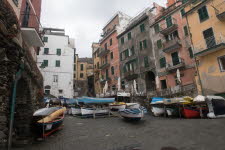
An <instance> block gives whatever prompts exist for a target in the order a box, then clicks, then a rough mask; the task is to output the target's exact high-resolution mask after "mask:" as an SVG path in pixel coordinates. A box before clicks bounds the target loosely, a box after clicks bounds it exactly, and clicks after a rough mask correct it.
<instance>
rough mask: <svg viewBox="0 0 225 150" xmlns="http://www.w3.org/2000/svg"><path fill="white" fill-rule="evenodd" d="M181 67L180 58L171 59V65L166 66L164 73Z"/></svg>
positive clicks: (181, 61) (183, 65)
mask: <svg viewBox="0 0 225 150" xmlns="http://www.w3.org/2000/svg"><path fill="white" fill-rule="evenodd" d="M183 67H185V63H184V60H183V59H182V58H177V59H173V60H172V62H171V63H167V64H166V71H168V72H172V71H176V70H177V69H180V68H183Z"/></svg>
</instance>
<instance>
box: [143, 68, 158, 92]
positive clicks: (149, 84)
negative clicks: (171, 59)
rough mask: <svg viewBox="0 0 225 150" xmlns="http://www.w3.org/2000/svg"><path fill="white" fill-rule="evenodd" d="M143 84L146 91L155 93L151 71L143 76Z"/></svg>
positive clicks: (153, 75) (153, 76) (153, 77)
mask: <svg viewBox="0 0 225 150" xmlns="http://www.w3.org/2000/svg"><path fill="white" fill-rule="evenodd" d="M145 83H146V90H147V91H155V90H156V83H155V74H154V73H153V72H152V71H149V72H147V73H146V75H145Z"/></svg>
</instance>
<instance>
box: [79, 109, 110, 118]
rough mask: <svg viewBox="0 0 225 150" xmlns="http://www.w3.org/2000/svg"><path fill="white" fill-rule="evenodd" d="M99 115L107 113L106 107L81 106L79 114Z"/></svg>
mask: <svg viewBox="0 0 225 150" xmlns="http://www.w3.org/2000/svg"><path fill="white" fill-rule="evenodd" d="M94 114H95V115H96V116H99V115H107V114H109V110H108V109H104V108H97V109H94V108H81V115H82V116H93V115H94Z"/></svg>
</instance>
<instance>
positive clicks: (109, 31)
mask: <svg viewBox="0 0 225 150" xmlns="http://www.w3.org/2000/svg"><path fill="white" fill-rule="evenodd" d="M116 28H117V26H114V27H113V28H112V29H108V30H107V31H105V32H104V33H102V34H101V37H102V39H101V40H100V42H102V41H104V40H105V39H106V38H107V37H108V36H109V35H111V34H112V33H113V32H114V31H116Z"/></svg>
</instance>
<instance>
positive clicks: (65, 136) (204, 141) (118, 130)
mask: <svg viewBox="0 0 225 150" xmlns="http://www.w3.org/2000/svg"><path fill="white" fill-rule="evenodd" d="M175 149H178V150H225V119H215V120H211V119H168V118H156V117H152V116H150V115H147V116H145V118H144V120H142V121H140V122H126V121H124V120H123V119H121V118H118V117H110V118H97V119H91V118H89V119H81V118H77V117H72V116H67V117H66V118H65V121H64V128H63V130H61V131H58V132H57V133H55V134H54V135H52V136H50V137H48V138H47V139H45V141H42V142H37V143H34V144H33V145H30V146H28V147H26V148H23V150H175ZM18 150H20V149H18ZM21 150H22V149H21Z"/></svg>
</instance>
